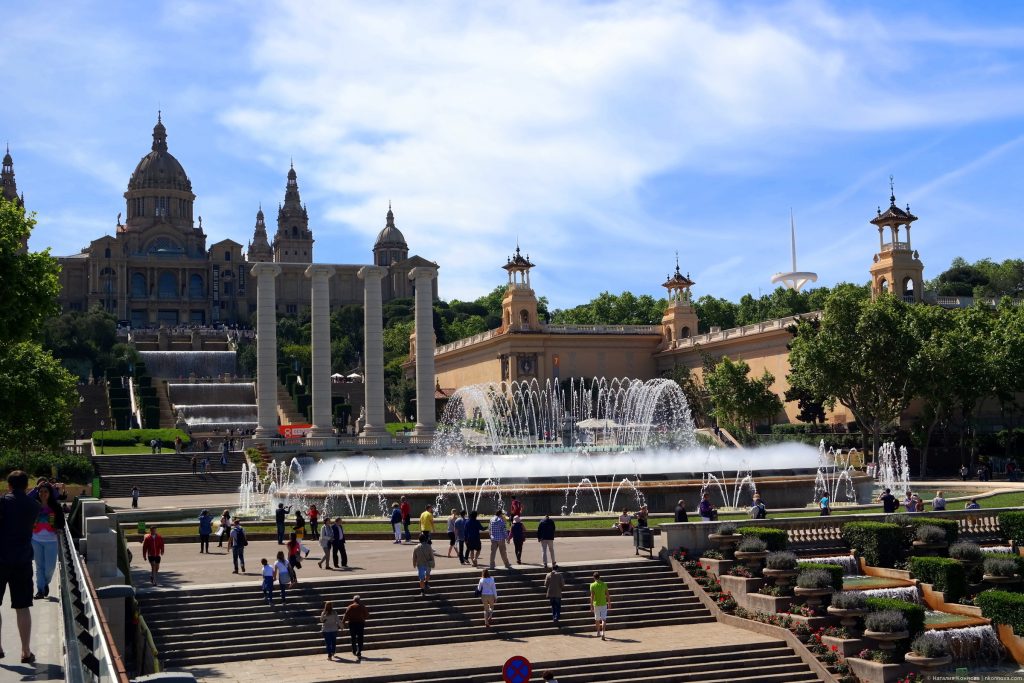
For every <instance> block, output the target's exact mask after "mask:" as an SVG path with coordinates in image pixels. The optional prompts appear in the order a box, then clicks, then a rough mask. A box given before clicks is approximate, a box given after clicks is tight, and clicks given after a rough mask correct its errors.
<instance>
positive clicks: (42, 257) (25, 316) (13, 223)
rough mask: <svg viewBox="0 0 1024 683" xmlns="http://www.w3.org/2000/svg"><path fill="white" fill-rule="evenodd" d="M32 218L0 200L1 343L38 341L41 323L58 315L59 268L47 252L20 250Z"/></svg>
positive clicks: (5, 201)
mask: <svg viewBox="0 0 1024 683" xmlns="http://www.w3.org/2000/svg"><path fill="white" fill-rule="evenodd" d="M35 224H36V221H35V217H34V216H32V215H26V213H25V210H24V209H23V208H21V207H20V206H18V205H17V204H16V203H14V202H9V201H7V200H5V199H3V198H2V197H0V301H3V302H4V306H3V308H2V310H0V342H18V341H25V340H36V341H38V340H39V339H40V337H41V334H42V329H43V323H45V322H46V320H47V319H48V318H51V317H53V316H55V315H57V313H59V312H60V307H59V305H58V304H57V295H58V294H59V293H60V281H59V279H58V275H59V273H60V266H59V265H57V260H56V259H55V258H53V257H52V256H50V251H49V250H48V249H47V250H45V251H41V252H30V251H25V250H23V249H22V244H23V243H24V242H25V240H27V239H28V237H29V235H30V234H31V232H32V228H33V227H35Z"/></svg>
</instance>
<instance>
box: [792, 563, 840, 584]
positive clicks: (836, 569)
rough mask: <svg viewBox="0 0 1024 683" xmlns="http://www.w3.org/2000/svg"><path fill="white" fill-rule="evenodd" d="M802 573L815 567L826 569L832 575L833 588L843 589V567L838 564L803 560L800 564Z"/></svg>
mask: <svg viewBox="0 0 1024 683" xmlns="http://www.w3.org/2000/svg"><path fill="white" fill-rule="evenodd" d="M798 566H799V569H800V573H801V574H803V573H804V572H808V571H811V570H813V569H820V570H822V571H826V572H828V573H829V574H831V575H832V588H834V589H835V590H837V591H841V590H843V568H842V567H840V566H839V565H838V564H820V563H818V562H801V563H800V564H799V565H798Z"/></svg>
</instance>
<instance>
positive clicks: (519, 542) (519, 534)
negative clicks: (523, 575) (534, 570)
mask: <svg viewBox="0 0 1024 683" xmlns="http://www.w3.org/2000/svg"><path fill="white" fill-rule="evenodd" d="M508 537H509V539H511V541H512V546H513V547H514V548H515V549H516V564H522V563H523V544H524V543H526V526H525V525H524V524H523V522H522V520H520V519H519V517H515V518H513V519H512V528H511V529H509V532H508Z"/></svg>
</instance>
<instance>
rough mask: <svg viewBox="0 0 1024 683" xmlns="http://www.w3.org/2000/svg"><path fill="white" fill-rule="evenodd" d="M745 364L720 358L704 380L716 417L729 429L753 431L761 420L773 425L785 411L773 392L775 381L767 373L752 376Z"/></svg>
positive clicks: (740, 361) (766, 371) (744, 362)
mask: <svg viewBox="0 0 1024 683" xmlns="http://www.w3.org/2000/svg"><path fill="white" fill-rule="evenodd" d="M749 375H750V366H749V365H747V363H746V361H742V360H738V361H733V360H731V359H729V358H728V357H723V358H721V359H720V360H719V361H718V362H717V363H716V364H715V365H714V369H712V370H711V372H709V373H707V374H706V375H705V378H704V384H705V386H706V387H707V393H708V398H709V399H710V402H711V405H712V406H713V410H712V412H713V414H714V416H715V417H716V418H717V419H718V422H719V424H723V425H726V426H727V427H729V428H730V429H736V428H740V429H741V430H750V431H753V429H754V424H755V423H756V422H758V421H759V420H766V421H771V420H772V419H773V418H774V417H775V416H776V415H777V414H778V413H779V411H781V410H782V400H781V399H779V397H778V396H777V395H776V394H775V392H773V391H772V385H773V384H775V377H774V376H773V375H772V374H771V373H770V372H768V370H765V371H764V373H763V374H762V375H761V376H760V377H758V378H757V379H753V378H751V377H750V376H749Z"/></svg>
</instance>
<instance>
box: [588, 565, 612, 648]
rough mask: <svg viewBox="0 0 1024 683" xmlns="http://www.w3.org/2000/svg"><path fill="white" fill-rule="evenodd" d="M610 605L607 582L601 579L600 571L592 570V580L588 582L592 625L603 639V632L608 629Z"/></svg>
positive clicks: (610, 599)
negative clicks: (592, 611)
mask: <svg viewBox="0 0 1024 683" xmlns="http://www.w3.org/2000/svg"><path fill="white" fill-rule="evenodd" d="M611 606H612V598H611V595H610V594H609V592H608V584H607V583H605V582H604V581H602V580H601V573H600V572H594V582H593V583H592V584H590V607H591V608H592V609H593V610H594V626H595V627H596V628H597V635H599V636H601V640H604V639H605V637H604V634H605V633H606V632H607V630H608V608H609V607H611Z"/></svg>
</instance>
